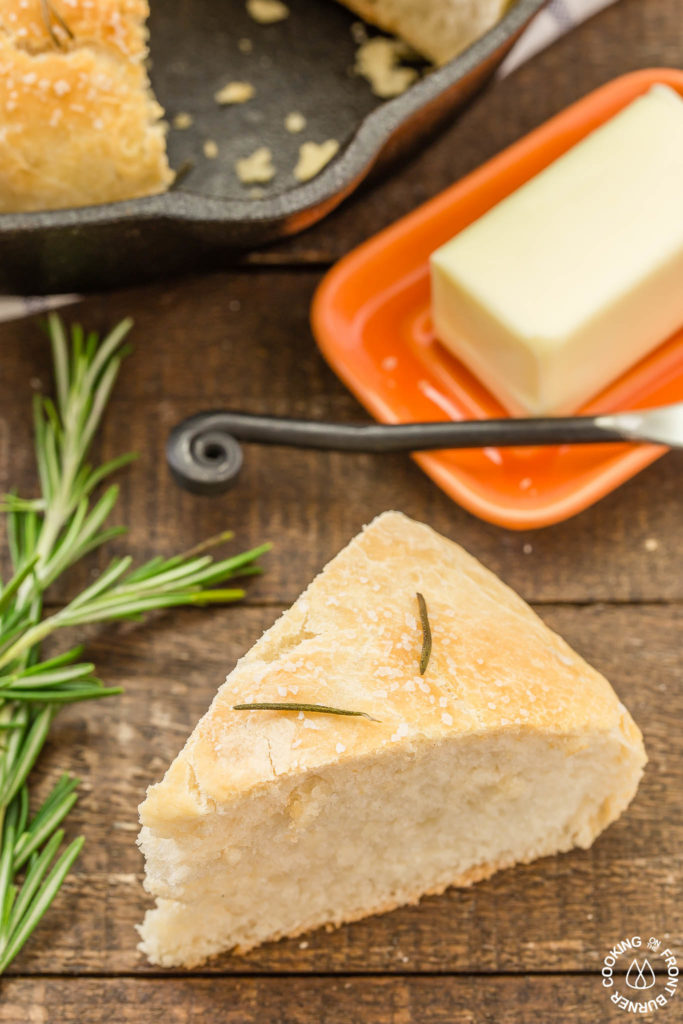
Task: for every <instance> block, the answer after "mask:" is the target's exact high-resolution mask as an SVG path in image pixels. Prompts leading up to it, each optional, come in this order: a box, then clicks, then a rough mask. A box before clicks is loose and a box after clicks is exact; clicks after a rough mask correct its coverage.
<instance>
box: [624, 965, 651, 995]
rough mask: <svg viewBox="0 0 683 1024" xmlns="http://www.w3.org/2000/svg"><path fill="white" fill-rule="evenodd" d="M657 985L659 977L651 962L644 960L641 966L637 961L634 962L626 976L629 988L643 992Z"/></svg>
mask: <svg viewBox="0 0 683 1024" xmlns="http://www.w3.org/2000/svg"><path fill="white" fill-rule="evenodd" d="M656 983H657V977H656V975H655V972H654V971H653V970H652V967H651V966H650V961H649V960H643V963H642V964H639V963H638V961H637V960H634V961H633V963H632V964H631V966H630V967H629V969H628V971H627V974H626V984H627V985H628V987H629V988H635V989H639V990H641V991H642V990H644V989H648V988H652V987H653V985H655V984H656Z"/></svg>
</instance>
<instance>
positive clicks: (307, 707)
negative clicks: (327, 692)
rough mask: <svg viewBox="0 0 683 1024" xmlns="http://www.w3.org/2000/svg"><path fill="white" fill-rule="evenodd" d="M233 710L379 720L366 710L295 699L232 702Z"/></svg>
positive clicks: (370, 720) (369, 720)
mask: <svg viewBox="0 0 683 1024" xmlns="http://www.w3.org/2000/svg"><path fill="white" fill-rule="evenodd" d="M232 710H233V711H311V712H313V714H316V715H347V716H348V717H349V718H367V720H368V722H379V718H373V717H372V715H369V714H368V713H367V711H347V710H346V709H345V708H331V707H328V705H327V704H299V703H297V702H295V701H259V702H258V703H254V704H233V706H232Z"/></svg>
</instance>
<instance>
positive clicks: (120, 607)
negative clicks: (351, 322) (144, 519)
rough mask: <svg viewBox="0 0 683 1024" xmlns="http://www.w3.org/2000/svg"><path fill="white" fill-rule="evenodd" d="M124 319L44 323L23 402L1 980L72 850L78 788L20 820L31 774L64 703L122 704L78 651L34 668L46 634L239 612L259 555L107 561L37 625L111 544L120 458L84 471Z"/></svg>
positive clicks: (1, 741)
mask: <svg viewBox="0 0 683 1024" xmlns="http://www.w3.org/2000/svg"><path fill="white" fill-rule="evenodd" d="M130 327H131V322H130V321H129V320H124V321H123V322H122V323H120V324H119V325H118V326H117V327H115V328H114V330H113V331H112V332H111V333H110V334H109V335H107V337H106V338H104V339H103V340H102V341H100V340H99V338H98V336H97V335H96V334H94V333H90V334H85V333H84V331H83V330H82V328H80V327H79V326H74V327H73V328H72V330H71V336H70V338H68V337H67V334H66V332H65V330H64V327H63V326H62V323H61V321H60V320H59V318H58V317H57V316H56V315H54V314H53V315H51V316H50V318H49V320H48V331H49V336H50V342H51V345H52V358H53V364H54V375H55V385H56V397H55V400H54V401H53V400H52V399H50V398H43V397H40V396H36V398H35V399H34V407H33V414H34V431H35V451H36V462H37V468H38V477H39V481H40V496H39V497H37V498H29V499H25V498H20V497H18V496H17V495H16V494H7V495H5V496H4V497H3V498H2V500H1V501H0V511H3V512H5V513H6V514H7V539H8V545H9V553H10V558H11V562H12V566H13V575H12V576H11V578H10V579H8V580H7V581H6V582H0V973H1V972H3V971H4V970H5V969H6V968H7V966H8V965H9V964H10V963H11V961H12V960H13V959H14V957H15V956H16V954H17V953H18V952H19V950H20V949H21V947H22V946H23V944H24V943H25V942H26V940H27V939H28V937H29V936H30V934H31V932H32V931H33V929H34V928H35V927H36V925H37V924H38V922H39V921H40V919H41V917H42V916H43V914H44V913H45V911H46V910H47V909H48V907H49V906H50V903H51V902H52V900H53V899H54V897H55V895H56V894H57V892H58V890H59V888H60V886H61V884H62V882H63V881H64V879H65V877H66V875H67V874H68V872H69V870H70V868H71V866H72V865H73V863H74V861H75V860H76V857H77V856H78V854H79V852H80V849H81V847H82V845H83V838H82V837H81V838H78V839H74V840H73V841H72V842H71V843H69V844H68V845H67V846H66V847H65V848H63V843H62V840H63V838H64V832H63V830H62V828H61V827H60V826H61V824H62V822H63V821H64V818H65V817H66V815H67V814H68V813H69V811H70V810H71V808H72V807H73V805H74V804H75V802H76V799H77V796H76V788H77V785H78V781H79V780H78V779H75V778H71V777H70V776H69V775H67V774H64V775H62V777H61V778H60V779H59V780H58V781H57V782H56V783H55V784H54V785H53V787H52V790H51V792H50V793H49V794H48V796H47V797H46V799H45V800H44V801H43V802H42V804H41V805H40V806H39V807H38V809H37V810H35V811H34V812H33V813H31V805H32V803H33V801H32V800H31V776H30V773H31V769H32V768H33V765H34V764H35V762H36V760H37V758H38V756H39V754H40V751H41V749H42V747H43V744H44V743H45V740H46V739H47V735H48V732H49V729H50V725H51V723H52V719H53V718H54V716H55V714H56V713H57V711H58V710H59V708H60V707H61V706H62V705H63V704H67V703H74V702H75V701H81V700H91V699H94V698H99V697H108V696H110V695H112V694H116V693H120V692H121V691H120V689H119V688H118V687H105V686H103V684H102V682H101V681H100V679H99V678H98V677H97V676H96V675H95V666H94V665H93V664H91V663H90V662H85V661H81V660H80V659H81V655H82V653H83V648H82V647H72V648H70V649H69V650H66V651H64V652H62V653H59V654H56V655H54V656H52V657H49V658H45V657H44V655H43V654H42V651H41V645H42V643H43V641H44V640H46V639H47V638H48V637H49V636H51V635H52V634H53V633H56V632H57V631H59V630H60V629H62V628H64V627H66V626H69V627H73V626H83V625H85V624H88V623H95V622H111V621H113V620H117V619H139V618H141V616H142V615H143V614H144V613H145V612H148V611H152V610H154V609H158V608H170V607H174V606H177V605H205V604H214V603H224V602H227V601H236V600H239V599H240V598H241V597H243V596H244V591H243V590H241V589H240V588H237V587H233V586H229V587H226V586H225V585H224V584H225V581H227V580H230V579H232V578H233V577H236V576H245V575H249V574H253V573H255V572H258V571H259V569H258V566H257V565H256V559H257V558H258V556H259V555H260V554H262V553H263V552H264V551H266V550H267V548H268V545H264V546H262V547H260V548H255V549H254V550H252V551H247V552H244V553H243V554H239V555H236V556H233V557H231V558H224V559H221V560H218V561H216V560H214V559H213V557H212V556H211V555H209V554H208V553H207V550H208V548H210V547H214V546H215V545H216V544H218V543H221V542H222V541H224V540H225V539H226V537H228V536H230V535H229V534H221V535H220V536H219V537H215V538H212V539H211V540H210V541H206V542H204V543H203V544H201V545H199V546H198V547H196V548H194V549H192V550H191V551H188V552H186V553H185V554H182V555H177V556H175V557H173V558H162V557H157V558H153V559H152V560H151V561H149V562H147V563H145V564H144V565H141V566H138V567H137V568H133V567H132V559H131V558H130V557H129V556H124V557H119V558H115V559H114V560H113V561H112V562H111V563H110V564H109V566H108V568H106V569H105V570H104V571H103V572H102V573H101V574H100V575H99V576H98V578H97V579H96V580H95V581H94V582H93V583H91V584H90V585H89V586H88V587H86V588H85V589H84V590H83V591H82V592H81V593H80V594H78V595H77V596H76V597H74V598H73V599H72V600H70V601H69V603H68V604H67V605H65V606H64V607H63V608H61V609H60V610H58V611H54V612H52V613H50V614H45V613H44V610H43V595H44V593H45V591H46V589H47V588H48V587H49V586H50V585H51V584H52V583H54V581H55V580H56V579H57V578H58V577H59V576H60V575H61V574H62V573H63V572H64V570H66V569H68V568H69V567H70V566H72V565H73V564H74V563H75V562H78V561H79V560H80V559H81V558H83V557H84V556H85V555H87V554H88V553H89V552H91V551H93V550H95V549H96V548H99V547H100V546H101V545H102V544H104V543H105V542H106V541H108V540H110V539H111V538H112V537H116V536H119V535H120V534H121V533H125V530H124V529H123V528H122V527H118V526H113V527H112V526H107V525H106V523H107V519H108V518H109V515H110V513H111V511H112V509H113V508H114V505H115V504H116V499H117V496H118V488H117V487H116V486H115V485H112V486H109V487H107V488H106V489H105V490H104V492H103V493H102V494H101V495H100V496H98V497H95V496H94V495H95V494H96V491H97V490H98V488H99V486H100V485H101V484H102V482H103V481H104V480H105V479H106V478H107V477H109V476H110V475H111V474H112V473H113V472H114V471H115V470H118V469H120V468H121V467H122V466H125V465H126V464H127V463H129V462H130V461H131V460H132V459H133V458H134V456H133V455H130V454H128V455H120V456H118V457H116V458H114V459H111V460H110V461H108V462H105V463H104V464H102V465H100V466H96V467H93V466H91V465H90V464H89V463H88V462H87V461H86V459H87V456H88V451H89V449H90V446H91V442H92V440H93V438H94V436H95V434H96V432H97V429H98V427H99V425H100V421H101V419H102V414H103V413H104V410H105V407H106V404H107V400H108V398H109V395H110V393H111V390H112V388H113V386H114V383H115V381H116V377H117V375H118V372H119V367H120V365H121V361H122V359H123V357H124V355H125V354H126V351H127V350H126V348H125V347H124V344H123V343H124V340H125V337H126V335H127V333H128V331H129V329H130Z"/></svg>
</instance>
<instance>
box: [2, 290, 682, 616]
mask: <svg viewBox="0 0 683 1024" xmlns="http://www.w3.org/2000/svg"><path fill="white" fill-rule="evenodd" d="M317 281H318V275H317V274H315V273H309V272H298V273H291V272H268V273H266V272H259V273H255V272H252V273H232V274H219V275H215V276H212V277H206V278H202V279H194V280H192V281H187V282H184V283H183V284H166V285H159V286H157V287H153V288H145V289H141V290H131V291H127V292H120V293H117V294H115V295H112V296H107V297H99V298H97V297H96V298H92V299H90V300H88V301H87V302H86V303H84V304H83V305H82V306H80V307H78V308H77V309H76V310H74V311H73V316H74V317H76V316H78V318H80V319H82V321H83V322H84V323H85V324H87V325H88V327H97V328H100V329H104V328H106V327H107V326H108V325H111V324H113V323H115V322H116V321H117V320H118V319H119V318H121V317H122V316H124V315H126V314H129V313H132V314H133V315H134V316H135V319H136V328H135V332H134V335H133V340H134V343H135V346H136V350H135V352H134V354H133V356H132V357H131V358H130V359H129V360H128V361H127V363H126V365H125V367H124V370H123V373H122V376H121V379H120V382H119V384H118V386H117V390H116V392H115V394H114V397H113V399H112V405H111V409H110V412H109V415H108V417H107V420H106V425H105V429H104V435H103V439H102V441H101V443H100V444H99V445H98V447H97V450H96V456H97V457H108V456H110V455H112V454H115V453H118V452H121V451H124V450H127V449H130V448H133V449H136V450H137V451H139V452H140V454H141V457H140V460H139V462H138V463H137V464H136V466H135V467H133V468H132V469H131V470H130V471H127V472H126V473H124V474H122V475H121V477H120V482H121V487H122V495H121V502H120V506H119V508H118V521H120V522H124V523H126V524H128V525H129V526H130V535H129V537H128V538H127V539H126V540H125V541H122V542H120V543H119V544H118V545H117V546H115V547H114V548H112V549H110V550H109V551H108V552H107V553H105V554H103V555H101V556H100V560H99V563H96V564H99V565H102V564H104V563H106V562H107V561H108V559H109V556H110V553H111V550H117V551H122V550H124V549H125V550H127V551H130V552H131V553H132V554H133V555H134V556H135V557H136V558H140V559H143V558H147V557H149V556H150V555H152V554H156V553H169V554H170V553H171V552H175V551H177V550H182V549H185V548H187V547H189V546H190V545H192V544H194V543H196V542H197V541H198V540H200V539H202V538H204V537H207V536H210V535H211V534H213V533H216V532H218V531H219V530H222V529H225V527H226V526H230V527H232V528H233V529H234V530H235V532H236V533H237V535H238V540H237V541H236V543H239V545H241V546H246V545H254V544H258V543H260V542H262V541H263V540H265V539H269V540H272V541H273V542H274V544H275V550H274V552H273V554H272V555H271V556H269V558H268V561H267V565H268V571H267V573H266V575H265V576H264V577H263V578H262V579H261V580H259V581H256V582H255V583H254V584H253V586H251V587H250V596H251V599H252V600H259V601H263V600H265V601H282V602H290V601H291V600H292V599H293V598H294V597H295V596H296V595H297V594H298V593H299V592H300V590H301V589H302V587H303V586H304V585H306V584H307V583H308V581H309V580H310V578H311V576H312V575H313V574H314V573H315V572H317V571H318V570H319V569H320V567H321V566H322V565H323V564H324V563H325V562H326V561H327V560H328V559H329V558H330V557H331V556H332V555H333V554H335V553H336V552H337V551H338V550H339V548H340V547H341V546H342V545H343V544H345V543H346V542H347V541H348V540H349V539H350V538H351V536H352V535H353V534H354V533H356V531H357V530H358V529H359V528H360V527H361V525H362V524H363V523H365V522H368V521H369V520H370V519H371V518H372V517H373V516H374V515H376V514H377V513H379V512H382V511H384V510H385V509H388V508H399V509H402V510H403V511H405V512H407V513H408V514H409V515H412V516H414V517H415V518H417V519H421V520H423V521H425V522H428V523H430V525H432V526H434V527H435V528H436V529H437V530H440V531H441V532H443V533H445V534H446V535H447V536H450V537H453V538H454V539H456V540H458V541H459V542H460V543H461V544H463V545H464V546H465V547H467V548H468V549H469V550H470V551H471V552H472V553H473V554H475V555H476V556H477V557H479V558H481V559H482V561H484V562H485V563H486V564H487V565H488V566H490V568H492V569H493V570H494V571H495V572H498V573H499V574H501V575H502V576H503V578H504V579H506V580H507V582H509V583H510V584H511V585H512V586H513V587H515V588H516V589H517V590H519V591H520V592H521V593H522V594H523V595H524V596H525V597H527V598H528V599H530V600H534V601H549V602H552V601H594V600H614V601H650V600H678V599H681V597H683V572H682V571H681V569H682V568H683V534H682V532H681V530H680V520H681V512H680V508H681V505H680V494H681V490H680V477H681V468H682V467H683V454H682V453H680V452H678V453H672V454H670V455H668V456H666V457H665V458H664V459H662V460H660V461H659V462H658V463H656V464H655V465H654V466H652V467H650V468H649V469H648V470H646V471H645V472H644V473H642V474H640V475H639V476H638V477H636V478H635V479H634V480H632V481H630V482H629V483H628V484H626V485H625V486H624V487H622V488H620V489H619V490H618V491H616V492H615V493H613V494H611V495H609V496H608V497H607V498H606V499H604V500H603V501H602V502H600V503H599V504H598V505H596V506H595V507H593V508H592V509H589V510H587V511H586V512H584V513H582V514H581V515H580V516H578V517H576V518H575V519H572V520H570V521H569V522H567V523H563V524H559V525H557V526H554V527H551V528H549V529H546V530H540V531H527V532H522V533H516V532H514V533H513V532H509V531H506V530H503V529H500V528H498V527H495V526H491V525H490V524H487V523H484V522H481V521H480V520H478V519H476V518H474V517H473V516H471V515H469V514H468V513H467V512H465V511H464V510H462V509H460V508H459V507H458V506H457V505H455V504H454V503H453V502H452V501H450V500H449V499H448V498H447V497H446V496H445V495H444V494H443V493H442V492H441V491H440V490H439V489H438V488H437V487H436V486H435V485H434V484H433V483H432V482H431V481H430V480H429V479H427V478H426V477H425V476H424V474H422V473H421V472H420V470H419V469H418V468H417V467H416V466H415V464H414V463H413V462H412V461H411V460H410V459H409V458H408V457H407V456H401V455H391V456H382V457H378V456H367V455H341V454H334V453H311V452H301V451H294V450H289V449H273V448H259V447H257V446H249V447H247V448H246V449H245V452H246V460H245V468H244V471H243V474H242V476H241V478H240V481H239V484H238V486H237V487H236V488H235V489H234V490H233V491H231V492H230V493H229V494H227V495H224V496H222V497H219V498H213V499H211V498H198V497H194V496H192V495H188V494H186V493H184V492H182V491H180V490H179V488H177V487H176V485H175V484H174V483H173V481H172V480H171V478H170V474H169V473H168V471H167V469H166V465H165V461H164V454H163V453H164V444H165V441H166V437H167V435H168V431H169V430H170V429H171V427H172V426H173V425H174V424H175V423H177V422H178V421H179V420H180V419H182V418H183V417H185V416H187V415H190V414H192V413H195V412H197V411H199V410H200V409H202V408H204V409H206V408H212V407H213V408H216V407H220V406H223V407H233V408H238V409H244V410H247V411H265V412H272V413H277V414H283V415H294V416H308V417H312V418H318V419H323V418H328V419H338V420H342V421H347V422H348V421H354V420H356V421H363V420H364V419H366V418H367V417H366V414H365V413H364V411H363V410H362V409H361V408H360V406H359V405H358V404H357V402H356V401H355V399H353V398H352V397H351V395H350V394H349V393H348V392H347V391H346V389H345V388H344V387H343V385H342V384H341V383H340V382H339V381H338V380H337V379H336V377H335V376H334V375H333V374H332V372H331V371H330V370H329V369H328V368H327V366H326V365H325V363H324V361H323V359H322V357H321V355H320V354H319V352H318V350H317V348H316V347H315V345H314V343H313V341H312V338H311V333H310V329H309V327H308V306H309V302H310V298H311V295H312V292H313V289H314V287H315V285H316V283H317ZM0 358H2V365H3V374H2V378H1V379H0V492H2V491H3V490H5V489H7V488H9V487H13V486H16V487H18V488H19V490H20V491H22V492H25V493H26V494H30V493H33V487H34V472H33V458H32V453H31V451H30V446H29V444H28V437H29V435H30V430H31V426H30V400H31V392H32V387H39V386H40V385H41V384H42V386H43V387H46V388H47V387H49V386H50V369H49V358H48V351H47V345H46V343H45V340H44V338H43V336H42V333H41V332H40V331H39V330H38V329H37V326H36V323H35V322H32V321H17V322H15V323H12V324H5V325H3V326H2V327H1V328H0ZM652 542H654V545H655V549H654V550H652V548H653V543H652ZM82 580H83V576H80V577H78V581H77V582H79V583H80V582H82ZM57 596H61V597H63V596H64V591H60V592H59V593H58V594H57Z"/></svg>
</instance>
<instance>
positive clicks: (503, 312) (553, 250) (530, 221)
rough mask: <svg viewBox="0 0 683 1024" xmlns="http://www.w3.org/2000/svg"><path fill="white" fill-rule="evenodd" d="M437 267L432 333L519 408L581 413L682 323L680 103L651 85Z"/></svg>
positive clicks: (470, 231)
mask: <svg viewBox="0 0 683 1024" xmlns="http://www.w3.org/2000/svg"><path fill="white" fill-rule="evenodd" d="M431 269H432V313H433V320H434V328H435V331H436V335H437V337H438V338H439V339H440V340H441V341H442V342H443V343H444V344H445V345H446V346H447V347H448V348H449V349H451V350H452V351H453V352H454V354H455V355H456V356H457V357H458V358H459V359H461V360H462V361H463V362H464V363H465V364H466V365H467V366H468V367H469V368H470V369H471V370H472V372H473V373H475V374H476V375H477V376H478V377H479V378H480V379H481V380H482V382H483V383H484V384H485V385H486V387H488V388H489V390H490V391H491V392H492V393H493V394H494V395H495V396H496V397H497V398H498V399H499V400H500V401H501V402H502V403H503V405H505V406H506V408H508V409H509V410H510V412H512V413H515V414H517V413H522V414H531V415H536V416H541V415H547V414H551V415H552V414H556V415H561V414H565V413H571V412H574V411H576V410H577V409H578V408H579V407H580V406H582V405H583V404H584V403H585V402H586V401H587V400H588V399H589V398H591V397H593V396H594V395H595V394H597V393H598V392H599V391H601V390H602V388H604V387H605V386H606V385H607V384H609V383H610V381H612V380H614V379H615V378H617V377H618V376H620V374H622V373H623V372H624V371H625V370H626V369H628V367H630V366H631V365H632V364H633V363H635V362H637V361H638V360H639V359H641V358H642V357H643V356H645V355H646V354H647V353H648V352H650V351H651V350H652V349H654V348H655V347H656V346H657V345H659V344H660V343H661V342H663V341H664V340H665V339H666V338H667V337H668V336H669V335H671V334H672V333H673V332H674V331H675V330H676V329H677V328H678V327H680V326H681V325H683V99H682V98H681V97H680V96H679V95H678V94H677V93H676V92H674V90H673V89H670V88H669V87H668V86H664V85H657V86H654V87H653V88H652V89H651V90H650V91H649V92H648V93H646V94H645V95H643V96H641V97H640V98H639V99H637V100H635V101H634V102H633V103H631V104H629V106H627V107H625V108H624V109H623V110H622V111H621V112H620V113H619V114H617V115H616V116H615V117H613V118H612V119H611V120H610V121H608V122H607V123H606V124H604V125H602V127H600V128H598V129H597V130H596V131H594V132H593V133H592V134H590V135H588V136H587V137H586V138H585V139H583V140H582V141H581V142H580V143H579V144H578V145H576V146H575V147H574V148H573V149H571V150H569V151H568V152H567V153H565V154H564V155H563V156H562V157H560V158H559V159H558V160H556V161H555V163H553V164H551V165H550V166H549V167H547V168H546V169H545V170H544V171H542V172H541V173H540V174H538V175H537V176H536V177H535V178H532V179H531V180H530V181H528V182H527V183H526V184H525V185H523V186H522V187H521V188H520V189H518V190H517V191H516V192H513V193H512V194H511V195H509V196H508V197H507V198H506V199H504V200H503V201H502V202H500V203H499V204H498V205H497V206H495V207H493V208H492V209H491V210H489V211H488V213H486V214H484V216H483V217H481V218H480V219H479V220H478V221H475V222H474V223H473V224H471V225H470V226H469V227H467V228H465V229H464V230H463V231H461V232H460V233H459V234H458V235H456V236H455V238H453V239H452V240H451V241H450V242H447V243H446V245H444V246H442V247H441V248H440V249H438V250H437V251H436V252H435V253H433V255H432V258H431Z"/></svg>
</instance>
